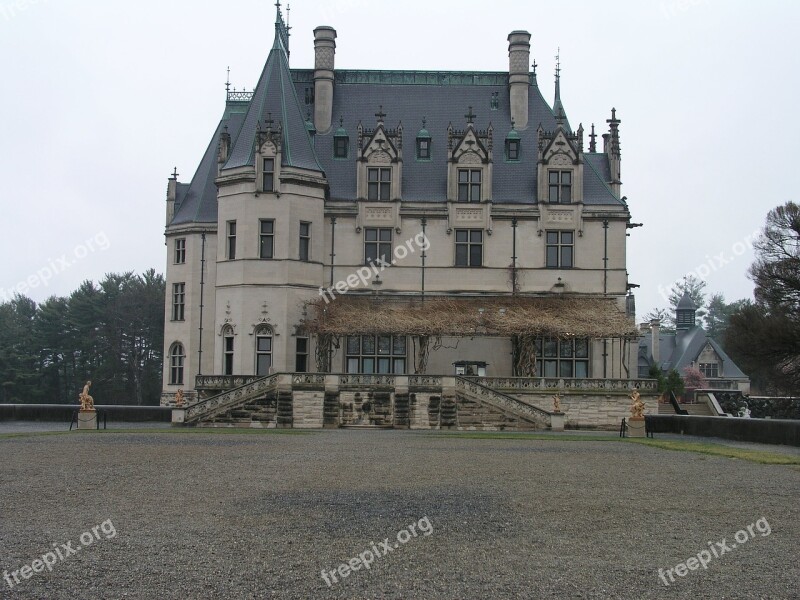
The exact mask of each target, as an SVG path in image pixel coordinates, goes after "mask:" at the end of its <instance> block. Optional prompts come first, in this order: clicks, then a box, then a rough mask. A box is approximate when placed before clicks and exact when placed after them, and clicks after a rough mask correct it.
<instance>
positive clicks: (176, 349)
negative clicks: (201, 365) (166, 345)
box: [169, 344, 186, 385]
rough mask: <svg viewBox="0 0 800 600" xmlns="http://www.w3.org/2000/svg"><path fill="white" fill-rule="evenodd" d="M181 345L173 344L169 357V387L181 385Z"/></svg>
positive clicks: (182, 359)
mask: <svg viewBox="0 0 800 600" xmlns="http://www.w3.org/2000/svg"><path fill="white" fill-rule="evenodd" d="M185 358H186V357H185V356H184V354H183V345H182V344H175V346H173V348H172V352H170V356H169V383H170V385H183V361H184V359H185Z"/></svg>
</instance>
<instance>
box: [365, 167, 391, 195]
mask: <svg viewBox="0 0 800 600" xmlns="http://www.w3.org/2000/svg"><path fill="white" fill-rule="evenodd" d="M367 188H368V189H367V199H369V200H389V199H390V197H391V193H392V169H390V168H384V167H381V168H369V169H367Z"/></svg>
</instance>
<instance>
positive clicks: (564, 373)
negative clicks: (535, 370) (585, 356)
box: [559, 360, 572, 377]
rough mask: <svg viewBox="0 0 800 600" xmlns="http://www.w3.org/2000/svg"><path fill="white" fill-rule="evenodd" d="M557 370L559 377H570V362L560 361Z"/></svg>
mask: <svg viewBox="0 0 800 600" xmlns="http://www.w3.org/2000/svg"><path fill="white" fill-rule="evenodd" d="M560 365H561V366H560V368H559V377H572V361H569V360H562V361H561V363H560Z"/></svg>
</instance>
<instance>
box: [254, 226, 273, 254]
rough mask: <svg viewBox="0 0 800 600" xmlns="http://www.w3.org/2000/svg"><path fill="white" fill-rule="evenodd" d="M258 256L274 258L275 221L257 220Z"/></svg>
mask: <svg viewBox="0 0 800 600" xmlns="http://www.w3.org/2000/svg"><path fill="white" fill-rule="evenodd" d="M258 247H259V250H258V256H259V258H275V255H274V253H275V221H273V220H272V219H262V220H261V221H259V243H258Z"/></svg>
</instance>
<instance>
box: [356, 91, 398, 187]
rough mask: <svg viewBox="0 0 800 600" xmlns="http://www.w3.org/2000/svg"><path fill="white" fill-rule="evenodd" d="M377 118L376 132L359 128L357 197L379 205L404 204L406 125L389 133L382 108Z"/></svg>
mask: <svg viewBox="0 0 800 600" xmlns="http://www.w3.org/2000/svg"><path fill="white" fill-rule="evenodd" d="M375 116H376V117H377V119H378V122H377V125H376V126H375V128H374V129H365V128H364V127H363V126H362V125H361V123H359V124H358V129H357V132H358V159H357V161H356V177H357V181H358V191H357V197H358V199H359V200H369V201H375V202H379V201H391V200H401V198H402V190H401V182H402V179H403V124H402V123H400V124H399V125H398V126H397V128H396V129H388V128H387V127H386V124H385V122H384V117H385V116H386V113H384V112H383V107H382V106H381V107H380V109H379V110H378V112H377V113H375Z"/></svg>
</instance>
